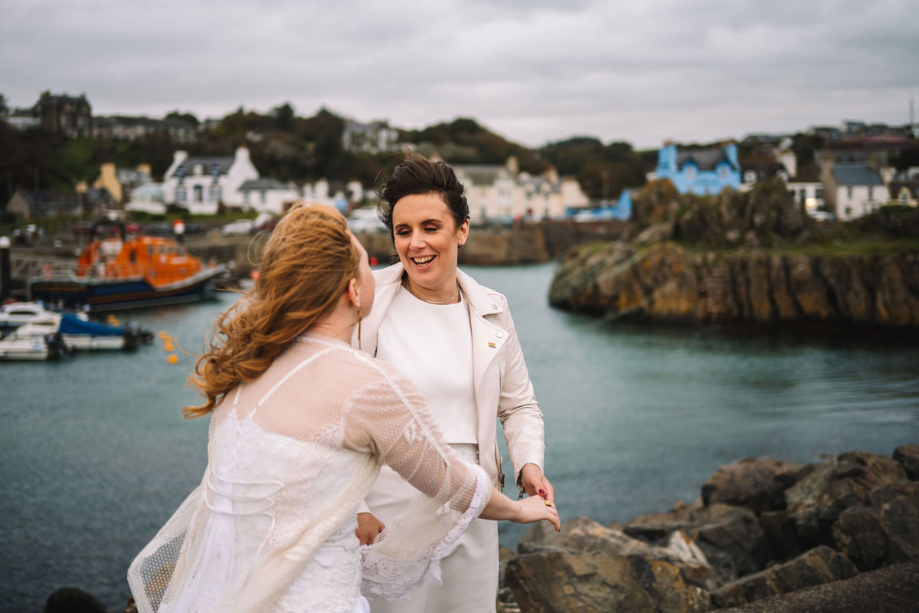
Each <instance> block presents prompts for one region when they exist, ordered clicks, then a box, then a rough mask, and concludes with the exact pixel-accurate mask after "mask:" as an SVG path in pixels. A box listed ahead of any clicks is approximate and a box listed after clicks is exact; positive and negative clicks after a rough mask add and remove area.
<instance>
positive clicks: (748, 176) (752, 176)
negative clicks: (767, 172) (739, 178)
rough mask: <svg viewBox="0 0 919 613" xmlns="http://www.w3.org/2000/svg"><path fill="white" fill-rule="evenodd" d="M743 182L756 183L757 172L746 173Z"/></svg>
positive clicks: (747, 171)
mask: <svg viewBox="0 0 919 613" xmlns="http://www.w3.org/2000/svg"><path fill="white" fill-rule="evenodd" d="M743 182H744V183H756V171H755V170H746V171H744V173H743Z"/></svg>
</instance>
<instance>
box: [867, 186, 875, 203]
mask: <svg viewBox="0 0 919 613" xmlns="http://www.w3.org/2000/svg"><path fill="white" fill-rule="evenodd" d="M868 200H869V201H872V200H874V187H873V186H871V185H869V186H868Z"/></svg>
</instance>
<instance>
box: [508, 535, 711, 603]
mask: <svg viewBox="0 0 919 613" xmlns="http://www.w3.org/2000/svg"><path fill="white" fill-rule="evenodd" d="M506 581H507V585H508V587H510V589H511V590H512V591H513V593H514V595H515V596H516V598H517V603H518V605H519V606H520V610H521V611H522V612H523V613H543V612H552V613H569V612H570V613H619V612H621V613H627V612H633V611H658V612H659V613H695V612H700V613H701V612H702V611H708V610H709V609H710V608H711V604H710V598H709V595H708V593H707V592H706V591H705V590H703V589H701V588H699V587H696V586H693V585H690V584H688V583H687V582H686V581H685V580H684V579H683V576H682V575H681V573H680V570H679V569H678V568H677V567H676V566H675V565H673V564H670V563H669V562H664V561H661V560H647V559H645V558H643V557H641V556H638V555H633V556H628V557H622V556H610V555H606V554H604V553H601V552H594V553H581V552H571V551H564V550H545V551H539V552H536V553H530V554H525V555H522V556H518V557H517V558H515V559H513V560H511V561H510V562H509V563H508V565H507V578H506Z"/></svg>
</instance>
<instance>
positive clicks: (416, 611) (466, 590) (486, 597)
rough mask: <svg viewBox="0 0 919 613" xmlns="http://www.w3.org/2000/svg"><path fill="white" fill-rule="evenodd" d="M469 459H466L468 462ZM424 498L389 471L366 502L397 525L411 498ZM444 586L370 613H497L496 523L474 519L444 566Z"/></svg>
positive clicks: (376, 602)
mask: <svg viewBox="0 0 919 613" xmlns="http://www.w3.org/2000/svg"><path fill="white" fill-rule="evenodd" d="M464 459H467V458H464ZM419 495H421V494H420V493H419V492H418V490H416V489H415V488H414V487H412V485H411V484H410V483H409V482H408V481H406V480H405V479H403V478H402V477H400V476H399V474H398V473H396V472H395V471H394V470H392V469H391V468H389V467H388V466H383V467H382V468H381V469H380V476H379V478H378V479H377V482H376V483H375V484H374V486H373V488H372V489H371V490H370V494H369V495H368V496H367V498H366V502H367V506H368V507H370V511H371V512H372V513H373V514H374V515H375V516H376V517H377V518H378V519H379V520H380V521H382V522H383V524H384V525H386V524H387V522H390V521H392V520H393V518H395V517H397V516H398V515H399V513H401V512H402V511H403V510H404V509H405V505H406V504H408V501H409V499H410V498H412V497H415V496H419ZM440 569H441V576H442V578H443V584H442V585H438V586H433V587H422V588H419V589H417V590H415V591H414V592H412V597H411V598H410V599H409V600H408V601H389V600H384V599H382V598H371V599H370V610H371V611H372V613H494V611H495V600H496V598H497V595H498V522H496V521H491V520H487V519H475V520H473V521H472V524H470V526H469V528H468V529H467V530H466V531H465V532H464V533H463V534H462V536H460V537H459V538H458V539H457V540H456V542H455V543H454V544H453V546H452V547H451V548H450V550H449V552H448V553H447V555H446V556H444V558H443V559H442V560H441V561H440Z"/></svg>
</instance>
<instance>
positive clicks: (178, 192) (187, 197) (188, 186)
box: [163, 147, 259, 215]
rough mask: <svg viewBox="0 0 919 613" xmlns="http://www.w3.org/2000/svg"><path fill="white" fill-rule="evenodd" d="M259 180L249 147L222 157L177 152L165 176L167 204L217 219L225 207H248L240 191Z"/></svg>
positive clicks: (164, 192)
mask: <svg viewBox="0 0 919 613" xmlns="http://www.w3.org/2000/svg"><path fill="white" fill-rule="evenodd" d="M258 178H259V174H258V170H257V169H256V168H255V166H254V165H253V164H252V160H250V159H249V150H248V149H247V148H245V147H240V148H239V149H237V150H236V154H235V155H232V156H220V157H189V155H188V152H186V151H176V152H175V154H174V156H173V160H172V164H171V165H170V166H169V169H168V170H167V171H166V174H165V175H164V176H163V200H164V202H165V203H166V204H174V205H176V206H180V207H182V208H184V209H188V211H189V212H190V213H192V214H194V215H215V214H216V213H217V211H218V209H219V206H220V204H221V203H222V204H224V205H225V206H230V207H237V208H242V207H244V205H245V203H244V202H243V194H242V191H240V187H242V185H243V183H245V182H246V181H249V180H251V179H258Z"/></svg>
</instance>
